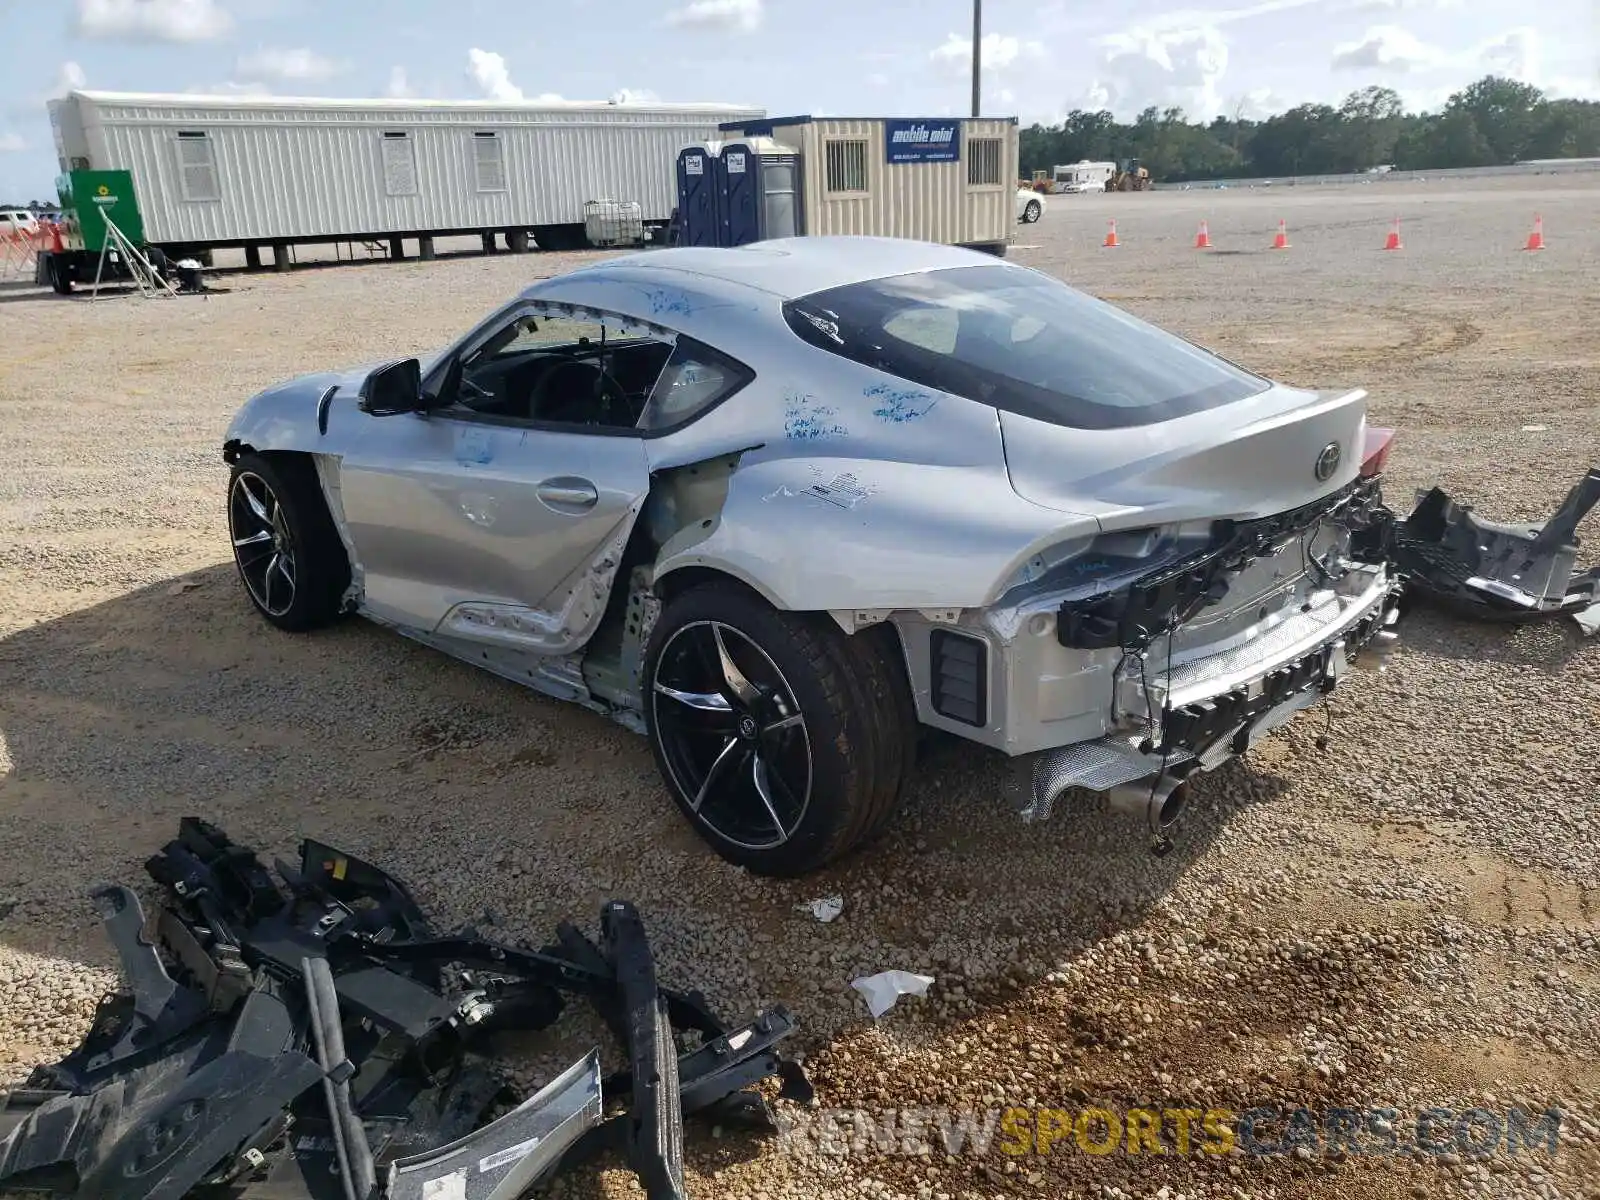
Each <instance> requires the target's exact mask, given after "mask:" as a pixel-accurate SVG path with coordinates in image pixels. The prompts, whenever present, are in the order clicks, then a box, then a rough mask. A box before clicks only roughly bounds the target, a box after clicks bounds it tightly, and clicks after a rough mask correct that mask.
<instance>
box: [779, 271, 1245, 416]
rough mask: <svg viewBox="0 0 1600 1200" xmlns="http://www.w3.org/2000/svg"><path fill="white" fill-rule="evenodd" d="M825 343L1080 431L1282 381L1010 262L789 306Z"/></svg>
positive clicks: (1194, 406) (798, 324)
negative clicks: (1251, 369)
mask: <svg viewBox="0 0 1600 1200" xmlns="http://www.w3.org/2000/svg"><path fill="white" fill-rule="evenodd" d="M784 316H785V318H786V319H787V321H788V323H789V327H790V328H791V329H792V330H793V331H794V332H795V333H796V334H797V335H798V336H799V337H800V338H802V339H803V340H805V341H806V342H808V343H810V344H811V345H813V346H816V347H818V348H819V349H822V350H827V351H829V352H831V353H834V354H838V355H841V356H843V357H845V358H848V359H851V360H853V361H855V362H859V363H862V364H864V365H866V366H869V367H873V368H876V369H877V370H880V371H885V372H887V373H888V374H891V375H896V376H899V377H900V378H902V379H906V380H909V381H911V382H913V383H918V384H921V385H922V386H924V387H931V388H937V389H939V390H940V391H945V392H951V393H953V394H955V395H958V396H965V397H966V398H967V399H969V400H976V401H978V402H979V403H982V404H991V405H993V406H994V407H996V408H1000V409H1004V410H1006V411H1007V412H1014V413H1018V414H1020V415H1022V416H1026V417H1035V418H1037V419H1039V420H1042V421H1049V422H1051V423H1052V424H1056V425H1065V426H1069V427H1071V428H1075V429H1121V428H1127V427H1129V426H1136V425H1152V424H1155V423H1157V422H1159V421H1168V420H1171V419H1172V418H1174V417H1182V416H1188V415H1189V414H1191V413H1197V412H1204V411H1206V410H1207V409H1212V408H1217V407H1219V406H1221V405H1224V404H1232V403H1233V402H1235V401H1237V400H1243V399H1244V398H1246V397H1247V396H1254V395H1257V394H1259V393H1260V392H1264V391H1266V390H1267V389H1268V388H1269V387H1271V386H1272V385H1271V383H1270V381H1268V380H1266V379H1262V378H1261V377H1260V376H1257V375H1252V374H1251V373H1250V372H1248V371H1246V370H1244V369H1243V368H1241V367H1237V366H1235V365H1234V364H1232V363H1230V362H1228V361H1227V360H1225V359H1223V358H1220V357H1218V356H1217V355H1215V354H1213V353H1211V352H1210V351H1209V350H1205V349H1203V348H1201V347H1199V346H1196V345H1194V344H1193V343H1192V342H1188V341H1186V340H1184V339H1183V338H1181V337H1178V336H1177V335H1176V334H1172V333H1168V332H1166V331H1165V330H1163V329H1158V328H1157V327H1156V326H1154V325H1151V324H1150V323H1149V322H1147V321H1142V320H1140V319H1139V318H1138V317H1135V316H1133V315H1132V314H1130V313H1126V312H1123V311H1122V310H1121V309H1119V308H1116V307H1114V306H1113V305H1110V304H1107V303H1106V302H1105V301H1103V300H1097V299H1095V298H1094V297H1093V296H1089V295H1086V294H1085V293H1083V292H1080V291H1077V290H1076V289H1074V288H1071V287H1068V286H1067V285H1066V284H1064V283H1062V282H1061V281H1060V280H1057V279H1052V278H1050V277H1049V276H1047V275H1043V274H1040V273H1038V272H1035V271H1026V270H1018V269H1017V268H1015V267H1009V266H1001V265H994V266H990V265H987V264H985V265H982V266H972V267H952V268H947V269H943V270H936V271H919V272H914V273H912V274H908V275H895V276H890V277H888V278H885V279H872V280H867V281H865V282H862V283H852V284H846V285H845V286H843V287H837V288H829V289H828V290H826V291H822V292H815V293H813V294H811V295H809V296H804V297H801V298H800V299H798V300H791V301H789V302H788V303H787V304H785V305H784Z"/></svg>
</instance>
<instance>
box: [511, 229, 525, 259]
mask: <svg viewBox="0 0 1600 1200" xmlns="http://www.w3.org/2000/svg"><path fill="white" fill-rule="evenodd" d="M506 249H507V250H509V251H511V253H513V254H526V253H527V252H528V231H527V230H526V229H508V230H506Z"/></svg>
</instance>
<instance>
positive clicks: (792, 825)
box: [643, 581, 916, 875]
mask: <svg viewBox="0 0 1600 1200" xmlns="http://www.w3.org/2000/svg"><path fill="white" fill-rule="evenodd" d="M643 680H644V697H643V699H644V707H645V717H646V722H647V724H648V726H649V731H650V741H651V744H652V747H653V749H654V751H655V757H656V765H657V766H658V767H659V768H660V771H661V775H662V778H663V779H664V780H665V781H666V784H667V787H668V788H669V789H670V790H671V792H672V795H673V798H674V799H675V800H676V801H677V804H678V807H679V808H680V809H682V811H683V813H684V815H685V816H686V817H688V819H689V820H690V822H691V823H692V824H693V825H694V826H695V829H696V830H697V832H698V833H699V834H700V836H701V837H702V838H704V839H705V840H706V841H707V842H708V843H709V844H710V845H711V847H712V848H713V849H714V850H716V852H717V853H718V854H720V855H721V856H722V857H723V858H725V859H727V860H728V861H730V862H733V863H736V864H738V865H740V866H743V867H746V868H748V869H749V870H751V871H754V872H756V873H757V874H762V875H800V874H804V873H806V872H808V871H812V870H815V869H817V868H818V867H821V866H823V865H825V864H826V863H829V862H831V861H833V860H834V859H837V858H839V857H841V856H842V855H844V854H846V853H848V852H849V851H851V850H852V849H855V848H856V847H858V846H860V845H862V844H863V843H864V842H866V841H867V840H869V839H870V838H871V837H872V836H873V835H874V834H876V833H877V832H878V831H879V830H880V829H881V828H882V827H883V825H884V824H885V822H886V821H887V820H888V818H889V816H890V815H891V814H892V813H893V811H894V808H895V805H896V804H897V803H898V801H899V799H900V796H901V794H902V792H903V791H904V787H905V782H906V778H907V776H908V774H909V770H910V766H911V757H912V754H913V750H914V737H915V732H916V720H915V716H914V711H913V709H912V707H911V698H910V693H909V690H908V689H907V688H906V685H905V682H904V677H903V675H902V674H900V673H898V671H897V669H896V668H895V666H894V664H893V663H892V662H891V661H890V656H889V654H888V653H886V652H885V650H884V643H882V642H880V641H878V640H877V639H869V638H867V637H866V636H864V635H861V634H858V635H856V636H855V637H846V635H845V634H844V633H843V632H842V631H841V630H840V629H839V628H838V627H837V626H836V625H834V624H833V623H832V622H830V621H829V620H828V619H827V618H826V617H822V616H814V615H808V614H798V613H786V612H779V611H777V610H776V609H774V608H772V607H771V606H770V605H769V604H767V603H766V602H765V601H764V600H762V599H761V598H760V597H759V596H757V595H755V594H754V593H752V592H750V591H749V590H748V589H745V588H743V587H741V586H740V585H738V584H735V583H732V582H731V581H729V582H722V581H718V582H712V583H707V584H701V585H698V586H695V587H692V588H690V589H688V590H686V591H684V592H682V593H681V594H679V595H677V596H675V597H673V598H672V599H670V600H669V601H668V602H667V603H666V604H665V605H664V606H663V608H662V611H661V615H660V617H659V618H658V620H657V622H656V625H655V628H654V629H653V630H652V632H651V637H650V645H649V648H648V650H647V652H646V655H645V664H644V672H643Z"/></svg>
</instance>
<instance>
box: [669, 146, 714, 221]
mask: <svg viewBox="0 0 1600 1200" xmlns="http://www.w3.org/2000/svg"><path fill="white" fill-rule="evenodd" d="M721 148H722V143H721V142H698V143H696V144H694V145H692V146H686V147H684V148H683V149H682V150H680V151H679V152H678V244H679V245H680V246H715V245H718V244H720V242H721V237H722V187H721V182H720V180H719V178H718V176H719V174H720V168H721V160H720V158H719V154H718V152H719V151H720V150H721Z"/></svg>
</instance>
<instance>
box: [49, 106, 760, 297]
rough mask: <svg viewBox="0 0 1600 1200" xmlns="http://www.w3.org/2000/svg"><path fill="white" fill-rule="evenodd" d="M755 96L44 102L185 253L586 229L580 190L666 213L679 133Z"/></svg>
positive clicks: (569, 234) (428, 249) (660, 216)
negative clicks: (117, 174) (680, 100)
mask: <svg viewBox="0 0 1600 1200" xmlns="http://www.w3.org/2000/svg"><path fill="white" fill-rule="evenodd" d="M761 115H762V110H761V109H759V108H748V107H742V106H738V105H717V104H606V103H597V104H592V103H578V102H559V103H545V102H530V103H505V102H502V101H456V100H432V101H430V100H313V99H296V98H288V97H272V98H259V99H258V98H239V97H219V96H198V95H195V96H191V95H145V94H137V93H119V92H99V91H73V92H70V93H69V94H68V95H67V96H66V97H65V98H64V99H61V100H55V101H52V102H51V103H50V117H51V123H52V125H53V126H54V128H55V138H56V152H57V154H58V156H59V157H60V159H61V169H62V170H63V171H68V170H114V169H124V170H127V171H129V172H131V174H132V176H133V185H134V190H135V192H136V193H137V197H138V204H139V208H140V211H141V212H142V214H143V217H144V226H145V236H146V238H147V240H148V241H149V242H151V243H153V244H156V245H161V246H163V247H175V248H178V249H181V250H187V251H191V252H192V251H195V250H200V249H204V248H213V247H224V246H243V247H245V248H246V249H247V252H248V253H249V256H250V258H251V260H252V261H256V255H257V254H258V253H259V251H258V247H259V246H261V245H264V244H265V245H271V246H273V247H275V257H276V259H277V260H278V262H279V263H280V264H284V265H286V263H285V260H286V254H285V251H284V247H286V246H291V245H296V244H304V243H311V242H328V241H352V240H368V241H378V240H387V241H388V242H389V243H390V247H391V253H393V254H395V255H396V256H398V255H399V254H400V253H401V250H402V243H401V239H403V238H416V239H418V240H419V243H420V248H421V250H422V252H423V253H424V255H428V256H431V254H432V249H433V247H432V241H433V238H434V237H437V236H444V235H450V234H480V235H482V236H483V244H484V249H485V250H489V249H493V246H494V243H493V238H494V236H495V235H496V234H502V235H503V236H504V238H505V241H506V244H507V246H508V247H509V248H510V249H512V250H523V249H526V248H527V245H528V240H529V237H530V235H531V236H532V237H533V238H534V239H535V240H536V241H537V242H538V243H539V245H540V246H541V247H544V248H546V249H557V248H571V247H574V246H581V245H583V244H584V218H585V212H584V205H585V204H586V203H588V202H590V201H595V200H615V201H617V202H619V203H621V204H623V205H629V204H631V203H637V204H638V205H639V206H640V210H641V216H642V218H643V222H644V224H646V225H649V226H657V225H664V224H665V223H666V222H667V220H668V219H669V218H670V217H671V215H672V209H673V205H674V201H675V192H676V188H675V184H674V180H673V162H674V158H675V155H676V154H677V151H678V148H679V147H680V146H682V145H683V144H684V143H685V142H691V141H694V140H696V139H700V138H708V137H713V136H715V135H716V132H717V127H718V125H719V124H720V123H721V122H724V121H729V120H737V119H748V118H755V117H760V116H761Z"/></svg>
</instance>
